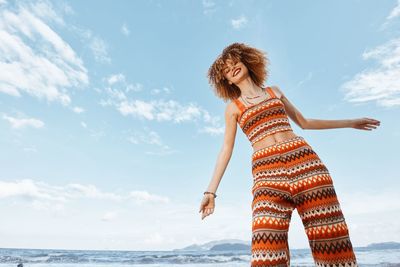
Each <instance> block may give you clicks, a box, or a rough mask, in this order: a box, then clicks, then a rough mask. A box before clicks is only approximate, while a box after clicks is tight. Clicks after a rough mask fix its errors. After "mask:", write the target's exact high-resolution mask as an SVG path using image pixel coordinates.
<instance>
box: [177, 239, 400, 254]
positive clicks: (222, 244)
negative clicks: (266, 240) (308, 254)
mask: <svg viewBox="0 0 400 267" xmlns="http://www.w3.org/2000/svg"><path fill="white" fill-rule="evenodd" d="M358 248H360V249H368V250H374V249H400V243H398V242H381V243H371V244H369V245H367V246H366V247H358ZM250 249H251V241H243V240H240V239H223V240H218V241H211V242H207V243H204V244H202V245H199V244H193V245H190V246H187V247H184V248H181V249H174V250H173V251H218V250H230V251H235V250H250ZM305 249H307V248H305Z"/></svg>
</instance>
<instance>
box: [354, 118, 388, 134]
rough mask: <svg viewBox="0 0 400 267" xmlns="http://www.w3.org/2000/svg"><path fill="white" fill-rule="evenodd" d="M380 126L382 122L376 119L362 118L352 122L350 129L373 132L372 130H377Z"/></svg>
mask: <svg viewBox="0 0 400 267" xmlns="http://www.w3.org/2000/svg"><path fill="white" fill-rule="evenodd" d="M380 124H381V122H380V121H378V120H375V119H371V118H361V119H354V120H352V122H351V125H350V127H351V128H355V129H360V130H367V131H371V130H372V129H376V128H377V127H378V126H379V125H380Z"/></svg>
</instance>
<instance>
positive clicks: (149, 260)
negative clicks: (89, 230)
mask: <svg viewBox="0 0 400 267" xmlns="http://www.w3.org/2000/svg"><path fill="white" fill-rule="evenodd" d="M355 253H356V257H357V260H358V263H359V266H399V267H400V249H369V248H364V247H363V248H357V247H356V248H355ZM19 263H22V264H23V266H24V267H29V266H34V267H50V266H52V267H78V266H83V267H105V266H110V267H116V266H146V267H156V266H168V267H172V266H185V267H200V266H201V267H210V266H221V267H222V266H232V267H248V266H249V265H250V264H249V263H250V253H249V252H248V251H213V252H209V251H207V252H197V251H196V252H188V251H184V252H181V251H179V252H175V251H112V250H108V251H95V250H56V249H55V250H52V249H9V248H3V249H0V267H16V266H17V265H18V264H19ZM291 266H314V264H313V260H312V256H311V251H310V250H309V249H293V250H291Z"/></svg>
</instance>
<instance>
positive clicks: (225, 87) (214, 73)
mask: <svg viewBox="0 0 400 267" xmlns="http://www.w3.org/2000/svg"><path fill="white" fill-rule="evenodd" d="M227 59H231V60H232V61H233V62H235V63H236V62H238V61H241V62H243V64H244V65H246V67H247V69H248V70H249V75H250V77H251V79H252V80H253V81H254V83H255V84H257V85H258V86H260V87H263V86H264V81H265V80H266V79H267V78H268V74H269V71H268V69H267V67H268V65H269V60H268V58H267V53H266V52H264V51H262V50H260V49H257V48H254V47H251V46H248V45H246V44H243V43H233V44H231V45H229V46H227V47H226V48H224V50H223V51H222V53H221V54H220V55H219V56H218V57H217V59H216V60H215V61H214V63H213V64H212V65H211V66H210V68H209V69H208V73H207V77H208V81H209V83H210V84H211V85H212V86H213V89H214V93H215V94H216V95H217V96H218V97H220V98H222V99H223V100H224V101H227V100H233V99H236V98H238V97H239V96H240V94H241V91H240V89H239V87H238V86H236V85H235V84H229V82H228V80H227V79H226V78H225V77H224V73H223V69H224V68H225V63H226V60H227Z"/></svg>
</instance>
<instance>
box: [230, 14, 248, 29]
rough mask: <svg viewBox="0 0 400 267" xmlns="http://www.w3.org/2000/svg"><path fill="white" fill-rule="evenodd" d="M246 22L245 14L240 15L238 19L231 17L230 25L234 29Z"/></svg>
mask: <svg viewBox="0 0 400 267" xmlns="http://www.w3.org/2000/svg"><path fill="white" fill-rule="evenodd" d="M246 24H247V18H246V17H245V16H243V15H242V16H240V17H239V18H238V19H232V20H231V25H232V27H233V28H234V29H235V30H238V29H241V28H243V27H244V26H245V25H246Z"/></svg>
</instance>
